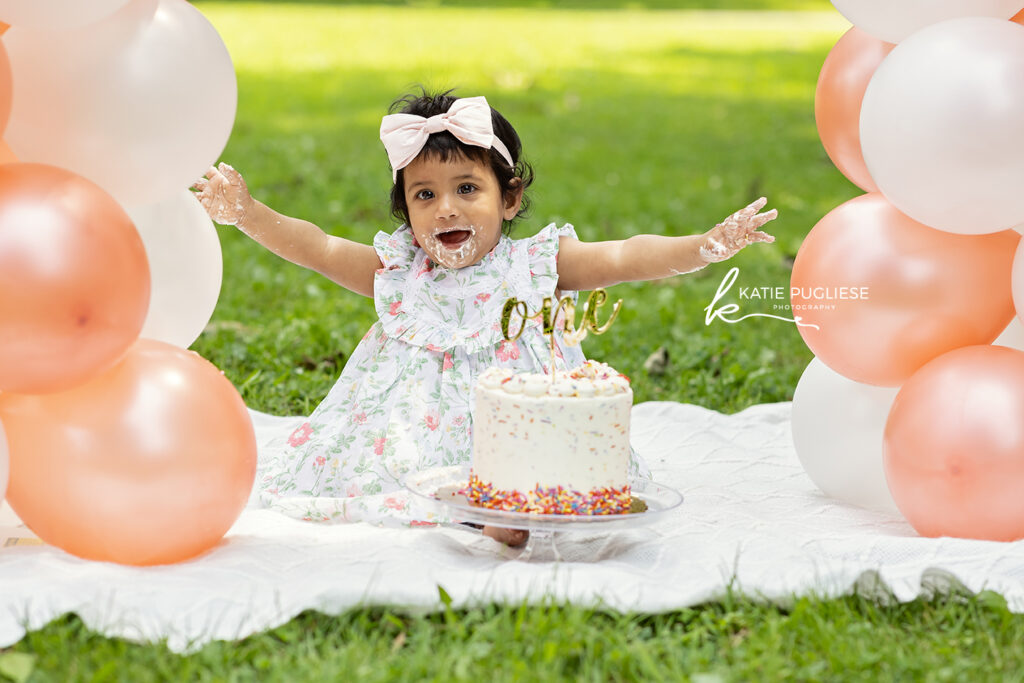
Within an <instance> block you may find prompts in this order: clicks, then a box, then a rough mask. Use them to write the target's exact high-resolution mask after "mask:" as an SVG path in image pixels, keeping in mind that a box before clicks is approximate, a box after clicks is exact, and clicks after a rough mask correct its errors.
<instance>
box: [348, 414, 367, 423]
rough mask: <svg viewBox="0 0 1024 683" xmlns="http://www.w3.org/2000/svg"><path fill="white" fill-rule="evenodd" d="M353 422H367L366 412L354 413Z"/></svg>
mask: <svg viewBox="0 0 1024 683" xmlns="http://www.w3.org/2000/svg"><path fill="white" fill-rule="evenodd" d="M351 419H352V424H357V425H364V424H366V413H353V414H352V418H351Z"/></svg>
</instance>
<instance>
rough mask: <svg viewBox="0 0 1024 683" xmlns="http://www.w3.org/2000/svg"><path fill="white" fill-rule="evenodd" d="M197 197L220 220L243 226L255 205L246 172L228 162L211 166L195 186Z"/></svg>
mask: <svg viewBox="0 0 1024 683" xmlns="http://www.w3.org/2000/svg"><path fill="white" fill-rule="evenodd" d="M192 189H193V190H198V192H196V199H198V200H199V203H200V204H202V205H203V208H204V209H206V213H208V214H209V215H210V218H212V219H213V220H214V221H216V222H217V223H220V224H221V225H237V226H239V227H241V224H242V222H243V221H244V220H245V213H246V210H247V209H248V208H249V207H250V206H251V205H252V201H253V200H252V196H251V195H250V194H249V188H248V187H247V186H246V184H245V180H244V179H243V178H242V174H241V173H239V172H238V171H236V170H235V169H233V168H231V166H229V165H228V164H225V163H223V162H222V163H220V164H219V165H218V166H217V167H216V168H214V167H213V166H211V167H210V170H208V171H207V172H206V176H205V177H204V178H200V179H199V180H198V181H196V183H195V184H194V185H192Z"/></svg>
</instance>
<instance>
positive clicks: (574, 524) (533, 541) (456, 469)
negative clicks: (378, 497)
mask: <svg viewBox="0 0 1024 683" xmlns="http://www.w3.org/2000/svg"><path fill="white" fill-rule="evenodd" d="M468 481H469V466H468V465H455V466H452V467H435V468H432V469H429V470H424V471H422V472H417V473H416V474H414V475H412V476H410V477H409V478H408V479H406V482H405V486H406V488H408V489H409V490H410V491H411V492H412V493H413V494H414V495H416V496H417V497H419V498H420V499H421V501H422V502H423V503H425V504H426V505H427V506H428V507H432V508H433V509H435V510H437V511H438V512H440V513H447V515H448V516H449V517H450V518H451V519H452V521H455V522H469V523H471V524H483V525H488V526H499V527H505V528H507V529H526V530H527V531H529V532H530V538H529V540H528V541H527V543H526V547H525V548H523V550H522V551H521V552H520V553H519V555H518V557H517V558H516V559H520V560H526V559H555V560H559V559H562V558H561V556H560V555H559V553H558V549H557V548H556V546H555V534H556V533H562V532H581V531H588V532H591V533H593V532H604V531H616V530H620V529H633V528H636V527H640V526H644V525H647V524H651V523H653V522H656V521H658V520H659V519H662V518H663V517H664V516H665V513H667V512H669V511H670V510H672V509H674V508H676V507H678V506H679V505H680V504H681V503H682V502H683V496H682V494H681V493H679V492H678V491H676V490H675V489H673V488H670V487H668V486H665V485H664V484H658V483H657V482H654V481H652V480H650V479H631V480H630V481H629V485H630V490H631V492H632V494H633V500H634V501H641V502H642V503H643V506H641V507H646V509H645V510H643V511H642V512H631V513H625V514H619V515H542V514H539V513H532V512H530V513H528V512H505V511H502V510H489V509H487V508H481V507H475V506H473V505H470V504H469V501H468V500H466V497H465V496H463V495H462V494H460V493H459V491H460V490H461V489H463V488H464V487H465V486H466V484H467V482H468Z"/></svg>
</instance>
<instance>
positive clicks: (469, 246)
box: [403, 155, 519, 268]
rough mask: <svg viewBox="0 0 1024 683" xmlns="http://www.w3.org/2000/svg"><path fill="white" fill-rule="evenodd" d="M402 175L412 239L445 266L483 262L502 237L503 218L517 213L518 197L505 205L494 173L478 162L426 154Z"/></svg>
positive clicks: (457, 266)
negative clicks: (444, 159)
mask: <svg viewBox="0 0 1024 683" xmlns="http://www.w3.org/2000/svg"><path fill="white" fill-rule="evenodd" d="M403 172H404V177H405V201H406V205H407V206H408V208H409V223H410V225H411V227H412V232H413V235H414V236H415V237H416V241H417V242H418V243H419V245H420V247H422V248H423V250H424V251H426V252H427V256H429V257H430V259H431V260H432V261H433V262H434V263H437V264H440V265H442V266H446V267H448V268H465V267H466V266H471V265H473V264H474V263H477V262H479V261H480V259H482V258H483V257H484V256H485V255H486V254H487V253H488V252H490V251H491V249H493V248H494V247H495V245H497V244H498V240H499V239H501V223H502V220H511V219H512V218H513V217H514V216H515V215H516V213H517V212H518V211H519V199H518V197H517V198H516V199H515V201H514V202H512V201H510V202H506V201H505V199H504V197H503V196H502V192H501V188H500V187H499V186H498V179H497V178H496V177H495V176H494V171H492V170H491V168H490V166H487V165H485V164H482V163H480V162H478V161H474V160H472V159H465V158H461V157H454V158H451V159H449V160H448V161H441V160H440V159H439V158H436V157H433V156H427V155H423V156H420V157H419V158H417V159H416V160H415V161H413V162H412V163H411V164H409V165H408V166H406V167H405V169H404V171H403Z"/></svg>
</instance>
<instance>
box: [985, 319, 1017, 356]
mask: <svg viewBox="0 0 1024 683" xmlns="http://www.w3.org/2000/svg"><path fill="white" fill-rule="evenodd" d="M992 344H993V345H994V346H1008V347H1010V348H1011V349H1017V350H1019V351H1024V325H1022V324H1021V321H1020V318H1014V319H1013V320H1011V321H1010V324H1009V325H1007V326H1006V329H1005V330H1003V332H1002V334H1000V335H999V336H998V337H996V340H995V341H994V342H992Z"/></svg>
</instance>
